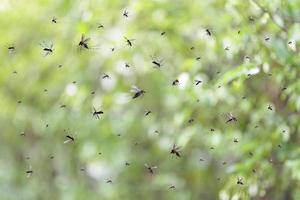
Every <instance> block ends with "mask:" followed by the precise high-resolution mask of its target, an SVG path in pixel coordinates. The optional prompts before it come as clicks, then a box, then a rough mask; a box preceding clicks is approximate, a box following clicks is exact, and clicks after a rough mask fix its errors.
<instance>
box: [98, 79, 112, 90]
mask: <svg viewBox="0 0 300 200" xmlns="http://www.w3.org/2000/svg"><path fill="white" fill-rule="evenodd" d="M109 76H110V75H109ZM100 83H101V86H102V88H103V89H104V90H112V89H113V88H114V87H115V86H116V79H115V78H105V79H103V78H102V77H100Z"/></svg>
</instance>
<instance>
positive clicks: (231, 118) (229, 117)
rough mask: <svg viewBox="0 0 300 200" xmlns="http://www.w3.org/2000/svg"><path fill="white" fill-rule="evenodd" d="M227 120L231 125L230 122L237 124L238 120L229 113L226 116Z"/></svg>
mask: <svg viewBox="0 0 300 200" xmlns="http://www.w3.org/2000/svg"><path fill="white" fill-rule="evenodd" d="M225 116H226V118H227V120H226V124H227V123H230V122H236V121H237V118H236V117H235V116H233V115H232V114H231V113H227V114H225Z"/></svg>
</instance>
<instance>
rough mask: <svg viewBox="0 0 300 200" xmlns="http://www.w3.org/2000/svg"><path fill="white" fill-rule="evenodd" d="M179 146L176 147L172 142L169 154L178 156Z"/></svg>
mask: <svg viewBox="0 0 300 200" xmlns="http://www.w3.org/2000/svg"><path fill="white" fill-rule="evenodd" d="M180 148H181V147H176V145H175V144H173V147H172V149H171V151H170V154H175V155H176V156H177V157H180V151H179V149H180Z"/></svg>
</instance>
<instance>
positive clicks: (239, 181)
mask: <svg viewBox="0 0 300 200" xmlns="http://www.w3.org/2000/svg"><path fill="white" fill-rule="evenodd" d="M236 184H238V185H244V183H243V178H240V177H239V178H238V180H237V182H236Z"/></svg>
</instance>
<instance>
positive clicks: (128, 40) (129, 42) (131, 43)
mask: <svg viewBox="0 0 300 200" xmlns="http://www.w3.org/2000/svg"><path fill="white" fill-rule="evenodd" d="M124 39H125V40H126V43H127V44H128V46H130V47H132V45H133V42H132V41H134V40H135V39H128V38H127V37H124Z"/></svg>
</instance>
